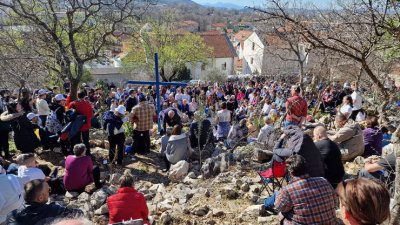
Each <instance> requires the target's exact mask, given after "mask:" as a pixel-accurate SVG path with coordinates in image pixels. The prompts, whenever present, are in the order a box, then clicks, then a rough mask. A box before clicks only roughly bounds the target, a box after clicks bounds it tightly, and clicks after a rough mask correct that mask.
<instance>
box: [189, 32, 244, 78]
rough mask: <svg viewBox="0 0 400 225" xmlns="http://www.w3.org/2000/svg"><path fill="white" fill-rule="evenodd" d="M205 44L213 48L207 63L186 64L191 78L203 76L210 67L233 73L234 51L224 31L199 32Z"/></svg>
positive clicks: (229, 73)
mask: <svg viewBox="0 0 400 225" xmlns="http://www.w3.org/2000/svg"><path fill="white" fill-rule="evenodd" d="M199 35H200V36H201V37H202V38H203V39H204V42H205V43H206V45H207V46H209V47H211V48H212V49H213V51H212V56H211V57H210V59H209V60H208V63H192V64H191V65H188V68H189V70H190V71H191V75H192V78H193V79H200V78H201V77H203V76H205V75H206V74H207V73H208V71H209V70H210V69H211V68H217V69H219V70H220V71H222V72H223V73H225V74H226V75H232V74H234V60H235V57H236V56H237V54H236V51H235V49H234V47H233V45H232V43H231V42H230V40H229V38H228V36H227V35H226V34H225V33H222V32H218V31H208V32H203V33H199Z"/></svg>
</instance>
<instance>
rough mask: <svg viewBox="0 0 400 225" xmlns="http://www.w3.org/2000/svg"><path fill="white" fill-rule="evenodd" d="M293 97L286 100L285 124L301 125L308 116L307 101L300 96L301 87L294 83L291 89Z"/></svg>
mask: <svg viewBox="0 0 400 225" xmlns="http://www.w3.org/2000/svg"><path fill="white" fill-rule="evenodd" d="M290 94H291V95H292V97H290V98H288V99H287V101H286V120H285V124H284V126H285V127H287V126H289V125H296V126H300V125H301V124H302V123H303V121H304V120H305V119H306V117H307V101H306V100H304V99H303V98H302V97H300V87H299V86H297V85H293V86H292V88H291V89H290Z"/></svg>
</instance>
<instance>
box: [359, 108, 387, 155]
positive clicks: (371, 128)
mask: <svg viewBox="0 0 400 225" xmlns="http://www.w3.org/2000/svg"><path fill="white" fill-rule="evenodd" d="M378 126H379V123H378V118H377V117H376V116H368V117H367V120H366V128H365V129H364V130H363V133H364V147H365V149H364V154H363V157H364V158H367V157H369V156H371V155H378V156H380V155H382V141H383V134H382V131H381V129H379V127H378Z"/></svg>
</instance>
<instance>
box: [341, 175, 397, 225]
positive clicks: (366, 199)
mask: <svg viewBox="0 0 400 225" xmlns="http://www.w3.org/2000/svg"><path fill="white" fill-rule="evenodd" d="M336 191H337V193H338V195H339V200H340V212H341V214H342V219H343V222H344V224H346V225H376V224H382V223H383V222H384V221H386V220H387V219H388V218H389V216H390V209H389V204H390V195H389V192H388V190H387V189H386V187H385V186H384V185H383V184H382V183H380V182H379V181H377V180H372V179H367V178H357V179H349V180H345V181H343V182H341V183H340V184H339V185H338V187H337V189H336Z"/></svg>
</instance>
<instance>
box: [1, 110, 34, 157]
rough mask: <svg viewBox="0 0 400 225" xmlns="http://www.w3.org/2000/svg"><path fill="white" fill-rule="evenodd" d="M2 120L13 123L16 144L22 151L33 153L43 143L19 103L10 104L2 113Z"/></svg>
mask: <svg viewBox="0 0 400 225" xmlns="http://www.w3.org/2000/svg"><path fill="white" fill-rule="evenodd" d="M0 120H1V121H3V122H9V123H10V124H11V128H12V130H13V131H14V143H15V146H16V147H17V149H18V150H20V151H22V153H33V152H34V151H35V149H36V148H38V147H39V146H40V145H41V143H40V140H39V139H38V137H37V136H36V134H35V133H34V125H33V124H32V123H31V122H30V121H29V119H28V118H27V117H26V116H25V114H24V112H23V111H22V107H21V105H20V104H19V103H16V102H12V103H10V104H8V105H7V111H6V112H3V114H1V116H0Z"/></svg>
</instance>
